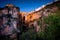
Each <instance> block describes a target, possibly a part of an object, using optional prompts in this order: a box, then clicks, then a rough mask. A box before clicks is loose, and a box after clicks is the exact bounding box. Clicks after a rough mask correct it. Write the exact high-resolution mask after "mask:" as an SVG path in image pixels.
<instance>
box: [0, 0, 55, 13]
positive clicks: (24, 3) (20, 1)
mask: <svg viewBox="0 0 60 40" xmlns="http://www.w3.org/2000/svg"><path fill="white" fill-rule="evenodd" d="M53 1H54V0H0V7H4V6H5V5H6V4H13V5H15V6H17V7H19V8H20V11H21V12H31V11H33V10H34V9H36V8H38V7H40V6H42V5H45V4H47V3H50V2H53Z"/></svg>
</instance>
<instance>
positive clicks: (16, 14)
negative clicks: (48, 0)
mask: <svg viewBox="0 0 60 40" xmlns="http://www.w3.org/2000/svg"><path fill="white" fill-rule="evenodd" d="M55 3H57V4H60V2H54V3H52V4H49V5H46V6H44V7H43V8H42V9H39V10H37V11H33V12H21V11H20V8H19V7H17V6H15V5H12V4H7V5H6V6H5V7H3V8H0V36H5V37H7V36H8V37H7V38H10V39H14V40H15V39H17V37H16V36H18V40H19V35H20V34H22V31H23V32H26V31H27V30H28V28H30V27H31V25H33V26H34V29H35V31H36V32H39V30H41V29H40V27H39V25H38V24H37V21H39V20H41V22H42V25H43V17H48V15H49V14H51V13H52V15H53V14H54V12H55V11H56V10H58V9H59V8H58V7H57V6H55ZM49 7H51V8H49ZM43 26H44V25H43ZM43 26H42V28H43ZM21 27H22V28H23V30H22V31H21V30H20V29H21Z"/></svg>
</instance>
